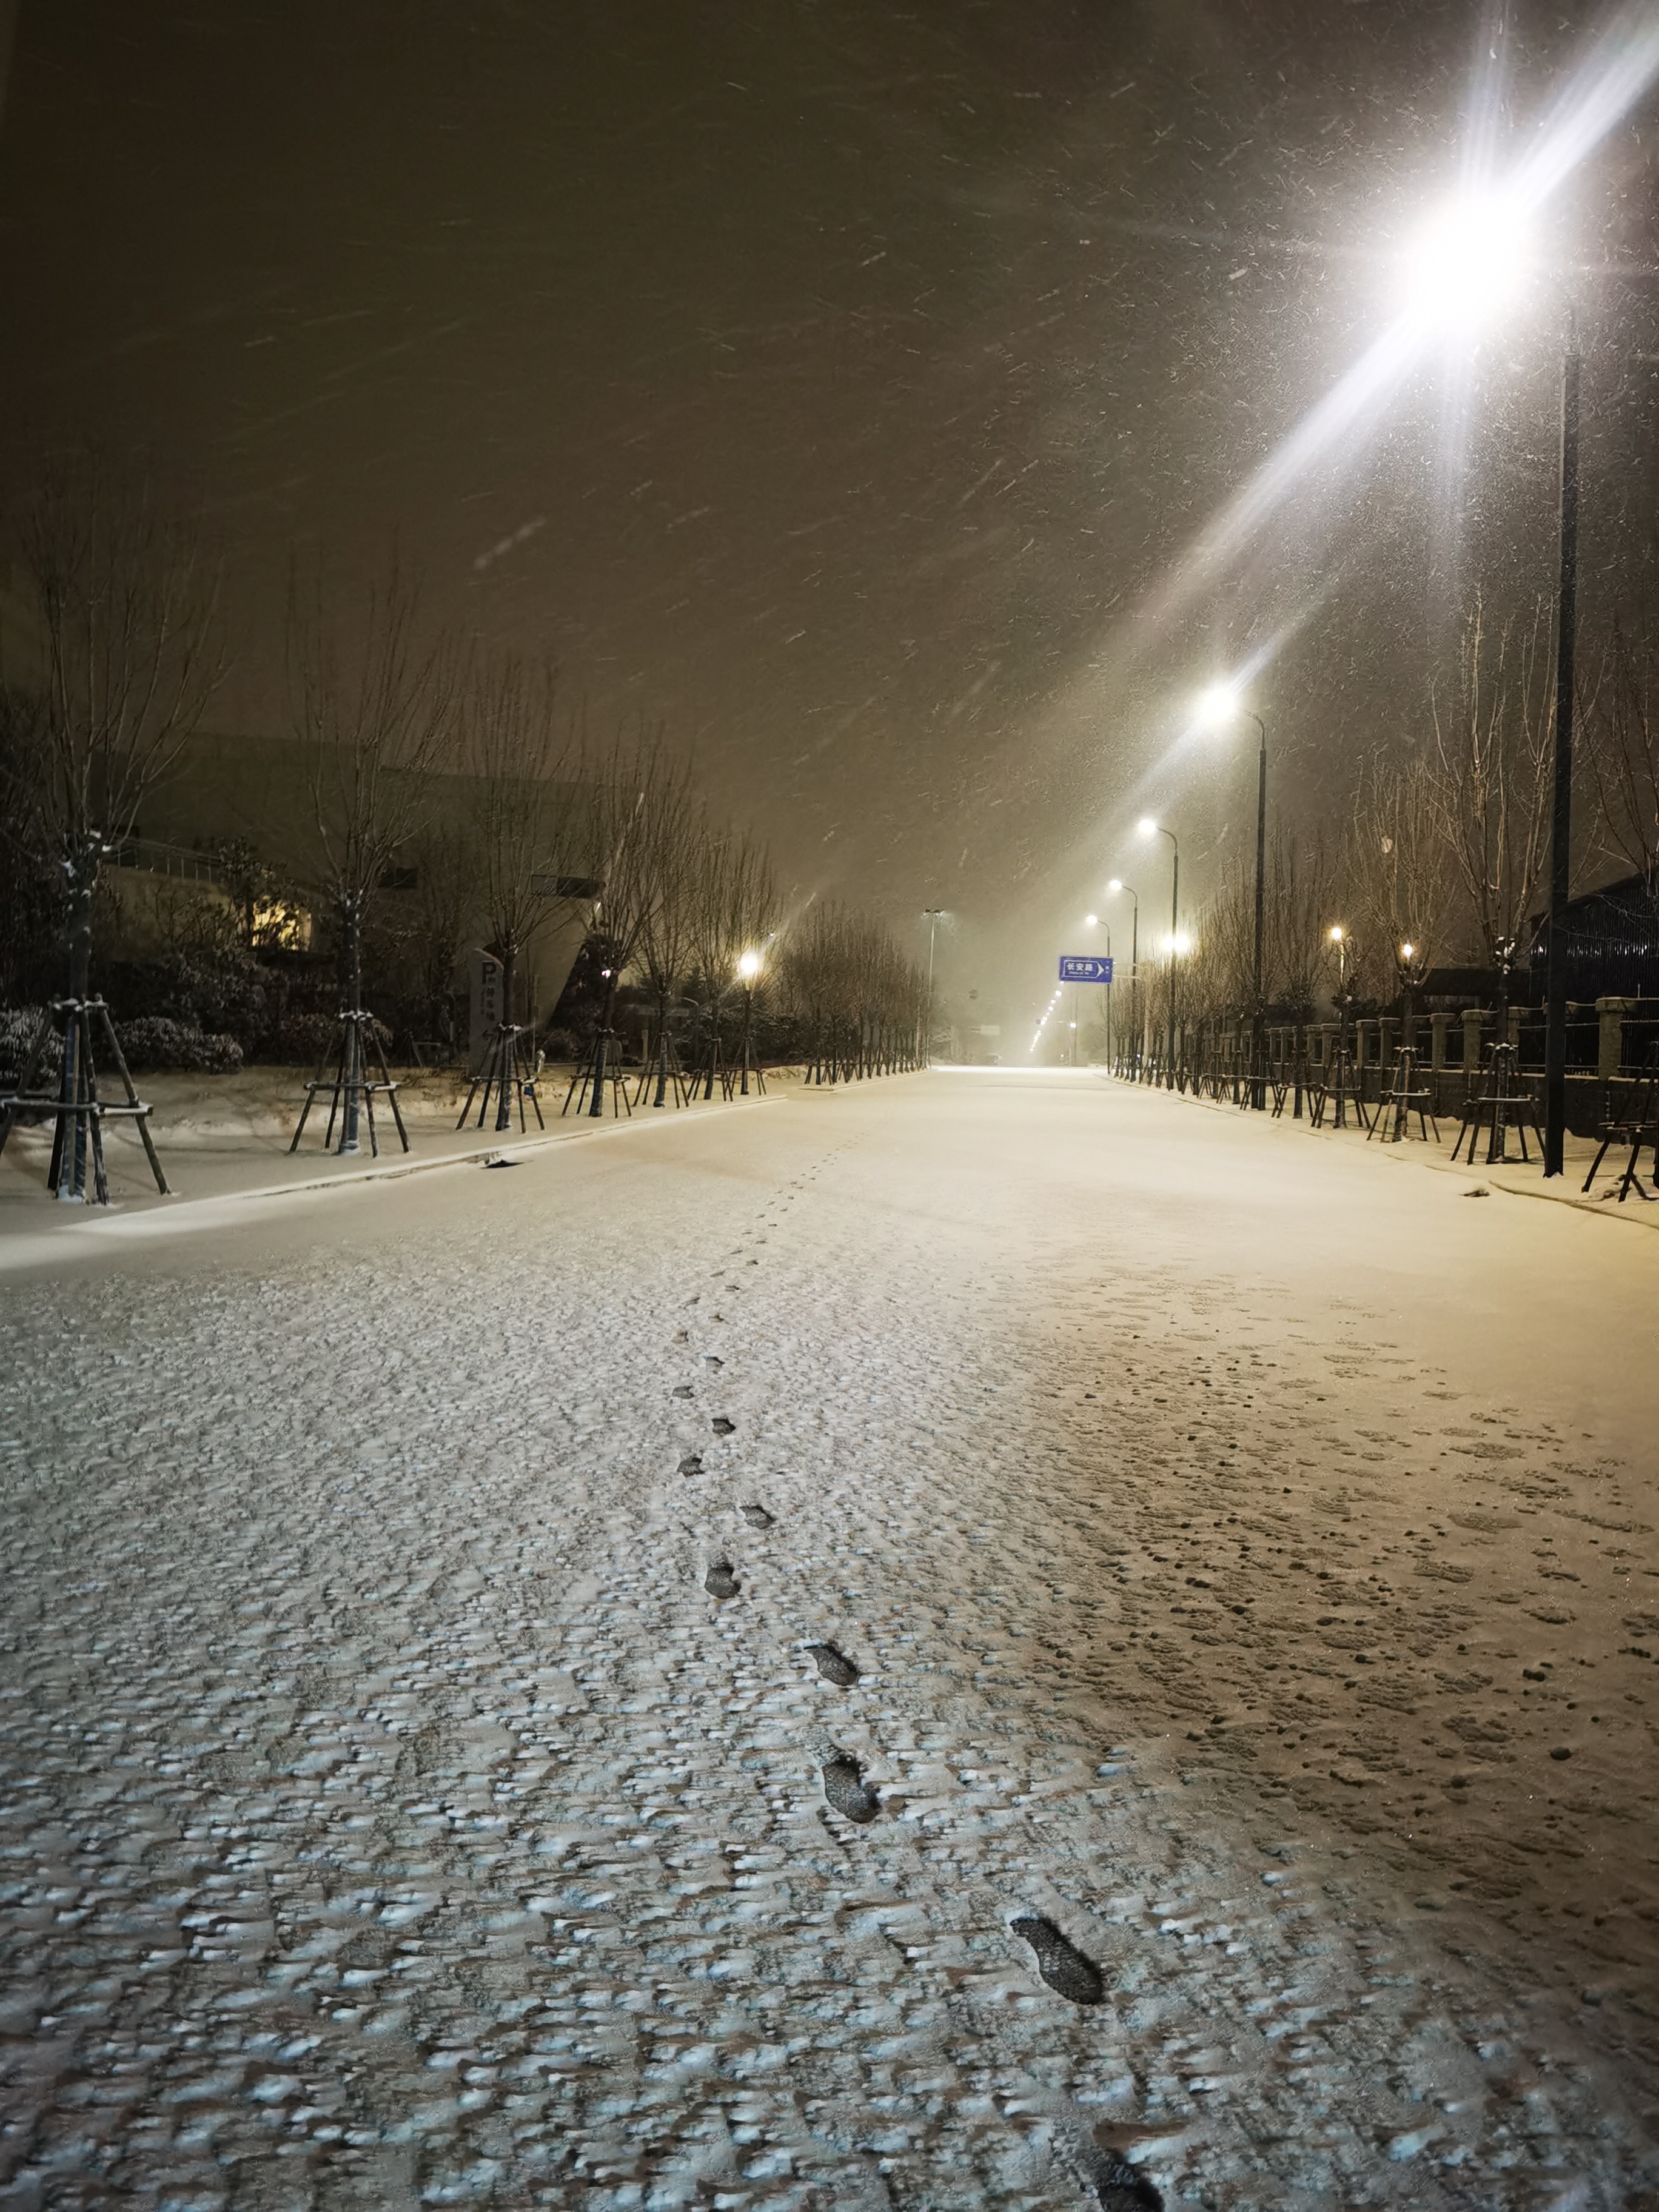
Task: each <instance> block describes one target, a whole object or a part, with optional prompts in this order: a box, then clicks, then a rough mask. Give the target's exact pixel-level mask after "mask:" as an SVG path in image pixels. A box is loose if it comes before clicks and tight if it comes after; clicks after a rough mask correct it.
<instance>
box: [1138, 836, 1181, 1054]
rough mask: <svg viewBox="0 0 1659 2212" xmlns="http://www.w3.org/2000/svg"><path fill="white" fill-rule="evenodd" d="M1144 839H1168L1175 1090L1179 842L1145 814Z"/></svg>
mask: <svg viewBox="0 0 1659 2212" xmlns="http://www.w3.org/2000/svg"><path fill="white" fill-rule="evenodd" d="M1140 834H1141V836H1143V837H1167V838H1168V839H1169V841H1170V1064H1169V1067H1168V1069H1167V1071H1166V1081H1167V1084H1168V1087H1169V1088H1170V1090H1171V1091H1173V1090H1174V1089H1175V1079H1176V1075H1175V1061H1176V939H1177V938H1178V937H1179V936H1180V934H1181V923H1180V915H1181V841H1180V840H1179V838H1177V837H1176V833H1175V831H1174V830H1173V829H1165V827H1164V824H1163V823H1161V822H1154V821H1153V819H1152V816H1151V815H1150V814H1149V815H1146V816H1145V817H1143V819H1142V821H1141V823H1140Z"/></svg>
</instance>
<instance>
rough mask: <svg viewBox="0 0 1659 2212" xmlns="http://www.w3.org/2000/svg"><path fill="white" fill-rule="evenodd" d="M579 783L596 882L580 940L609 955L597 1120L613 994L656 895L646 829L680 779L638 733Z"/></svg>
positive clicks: (596, 1078)
mask: <svg viewBox="0 0 1659 2212" xmlns="http://www.w3.org/2000/svg"><path fill="white" fill-rule="evenodd" d="M585 781H586V782H587V783H588V784H589V787H590V790H591V799H592V843H593V851H594V853H595V854H596V856H597V858H598V860H599V878H600V885H599V894H598V896H597V897H595V898H594V899H593V900H592V902H591V903H590V905H589V907H588V911H587V934H588V936H589V937H590V938H598V937H602V938H603V939H604V940H605V945H606V946H607V948H608V950H609V954H610V966H609V968H608V969H606V970H605V1001H604V1005H603V1007H602V1008H601V1011H600V1015H599V1029H598V1030H597V1032H596V1035H595V1038H594V1056H593V1065H592V1071H591V1094H590V1097H589V1101H588V1106H587V1111H588V1113H589V1115H591V1116H592V1117H593V1118H595V1119H597V1118H598V1117H599V1115H600V1114H601V1113H603V1111H604V1107H605V1072H606V1065H607V1062H608V1060H609V1058H610V1055H611V1048H612V1047H613V1045H614V1043H615V1037H616V1028H615V1024H616V1017H617V990H618V988H619V987H620V985H621V982H622V979H623V975H625V974H626V972H627V971H628V969H629V968H630V967H631V966H633V965H634V963H635V961H636V960H637V959H638V957H639V953H640V947H641V940H642V939H643V937H644V934H645V932H646V930H647V927H649V925H650V922H651V920H652V916H653V910H654V908H655V904H656V901H657V898H658V896H659V888H658V885H659V876H658V872H657V867H656V858H657V851H656V848H657V843H658V833H657V832H656V831H655V830H653V827H652V825H653V823H656V822H657V821H658V819H659V817H660V815H661V814H662V813H663V811H665V810H667V811H669V812H672V811H674V810H675V809H676V808H677V807H678V806H683V805H684V804H685V788H684V785H685V779H684V773H683V771H681V770H680V769H678V768H676V767H675V765H674V764H673V763H671V761H670V760H669V758H668V756H667V753H666V751H665V747H664V744H663V738H662V732H661V731H660V729H656V730H651V731H641V732H640V734H639V737H638V738H637V739H636V741H635V742H634V743H632V744H629V743H625V742H624V741H623V740H622V739H618V740H617V743H616V744H613V745H612V747H611V750H610V752H609V753H608V754H607V755H606V756H605V757H604V758H603V759H602V760H600V761H599V763H597V764H596V765H595V767H594V768H593V769H592V770H591V771H589V772H588V773H587V774H586V777H585Z"/></svg>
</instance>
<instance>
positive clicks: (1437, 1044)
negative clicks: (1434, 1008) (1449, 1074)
mask: <svg viewBox="0 0 1659 2212" xmlns="http://www.w3.org/2000/svg"><path fill="white" fill-rule="evenodd" d="M1450 1020H1451V1016H1450V1015H1449V1014H1431V1015H1430V1016H1429V1066H1431V1068H1433V1070H1434V1071H1435V1073H1436V1074H1438V1073H1439V1072H1440V1070H1441V1069H1442V1068H1443V1066H1445V1065H1446V1025H1447V1024H1448V1023H1449V1021H1450Z"/></svg>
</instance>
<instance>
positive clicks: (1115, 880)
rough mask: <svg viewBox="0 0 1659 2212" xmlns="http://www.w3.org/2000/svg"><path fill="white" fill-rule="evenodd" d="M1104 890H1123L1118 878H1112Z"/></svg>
mask: <svg viewBox="0 0 1659 2212" xmlns="http://www.w3.org/2000/svg"><path fill="white" fill-rule="evenodd" d="M1106 888H1107V890H1109V891H1121V890H1122V888H1123V884H1122V882H1121V879H1120V878H1118V877H1116V876H1114V877H1113V878H1112V880H1111V882H1110V883H1109V884H1107V886H1106Z"/></svg>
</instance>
